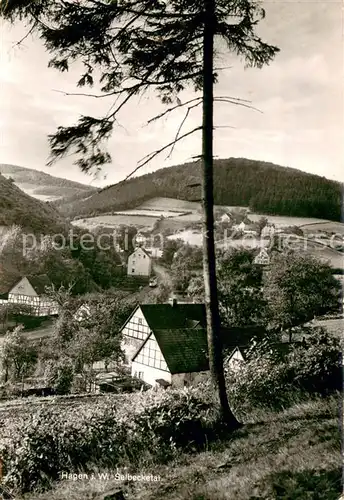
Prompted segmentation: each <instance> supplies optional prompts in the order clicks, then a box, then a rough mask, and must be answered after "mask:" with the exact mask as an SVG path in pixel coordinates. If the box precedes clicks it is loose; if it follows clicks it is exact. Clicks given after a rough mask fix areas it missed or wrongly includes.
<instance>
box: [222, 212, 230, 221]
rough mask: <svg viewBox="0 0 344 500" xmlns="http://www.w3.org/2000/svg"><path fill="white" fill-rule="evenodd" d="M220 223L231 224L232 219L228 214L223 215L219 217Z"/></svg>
mask: <svg viewBox="0 0 344 500" xmlns="http://www.w3.org/2000/svg"><path fill="white" fill-rule="evenodd" d="M220 221H221V222H227V223H230V222H232V217H231V216H230V214H227V213H225V214H223V215H221V217H220Z"/></svg>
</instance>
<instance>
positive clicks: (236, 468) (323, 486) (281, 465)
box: [24, 397, 342, 500]
mask: <svg viewBox="0 0 344 500" xmlns="http://www.w3.org/2000/svg"><path fill="white" fill-rule="evenodd" d="M338 417H339V401H338V399H337V398H334V397H333V398H331V399H322V400H321V399H319V400H315V401H313V402H307V403H302V404H297V405H295V406H293V407H291V408H289V409H287V410H285V411H283V412H280V413H273V412H254V411H253V412H251V413H250V414H249V415H247V416H246V419H245V425H244V427H242V428H241V429H240V430H238V431H236V432H235V433H233V434H231V435H228V436H227V437H224V438H223V439H222V440H220V441H218V442H214V443H210V444H208V446H207V447H206V449H205V450H204V451H203V452H200V453H193V454H186V453H183V454H181V455H180V456H179V457H178V459H176V460H175V461H174V462H173V463H169V464H167V465H154V459H153V461H149V460H147V461H143V462H142V467H141V468H140V470H133V469H130V467H129V468H128V469H121V470H119V471H116V470H99V469H94V477H90V476H89V477H86V476H84V477H83V478H80V479H76V480H64V481H61V482H60V483H57V484H55V486H54V487H53V489H52V490H51V491H49V492H47V493H43V494H34V495H33V494H31V495H30V494H29V495H26V496H25V497H24V498H25V499H26V500H34V499H35V500H65V499H66V498H68V500H91V499H95V498H98V495H100V494H102V493H104V492H108V491H111V490H113V489H118V488H121V489H122V491H123V493H124V495H125V498H126V499H131V500H133V499H135V500H161V499H164V500H165V499H166V500H225V499H229V500H234V499H235V500H258V499H266V500H274V499H276V500H283V499H284V500H292V499H293V500H315V499H317V500H338V498H339V496H340V494H341V492H342V487H341V475H342V473H341V470H342V459H341V452H340V424H339V418H338ZM77 472H78V471H75V473H77ZM116 472H119V473H120V474H123V475H124V474H127V473H129V474H132V475H133V474H147V475H150V474H152V475H153V476H157V477H158V478H159V479H160V480H159V481H156V482H147V481H146V482H143V481H142V482H140V481H136V482H134V481H130V480H129V481H121V480H120V478H118V477H117V478H116V476H115V474H116ZM100 498H103V497H100Z"/></svg>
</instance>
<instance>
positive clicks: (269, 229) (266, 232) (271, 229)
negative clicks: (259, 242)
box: [261, 224, 276, 238]
mask: <svg viewBox="0 0 344 500" xmlns="http://www.w3.org/2000/svg"><path fill="white" fill-rule="evenodd" d="M275 231H276V228H275V226H274V224H267V225H266V226H264V227H263V229H262V232H261V237H262V238H272V236H273V235H274V234H275Z"/></svg>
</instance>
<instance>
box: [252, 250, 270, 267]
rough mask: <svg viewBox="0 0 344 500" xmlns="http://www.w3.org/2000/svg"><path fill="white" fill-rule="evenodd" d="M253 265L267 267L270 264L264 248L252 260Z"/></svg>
mask: <svg viewBox="0 0 344 500" xmlns="http://www.w3.org/2000/svg"><path fill="white" fill-rule="evenodd" d="M253 262H254V264H260V265H263V266H264V265H265V266H267V265H269V264H270V256H269V254H268V252H267V251H266V250H265V248H262V249H261V251H260V252H259V254H258V255H256V257H255V259H254V261H253Z"/></svg>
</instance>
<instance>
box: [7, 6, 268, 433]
mask: <svg viewBox="0 0 344 500" xmlns="http://www.w3.org/2000/svg"><path fill="white" fill-rule="evenodd" d="M2 12H3V15H4V16H5V17H6V18H7V19H10V20H11V21H14V20H16V19H17V18H25V19H26V20H28V21H29V22H30V23H31V29H32V30H33V31H36V32H38V33H39V35H40V37H41V38H42V39H43V41H44V43H45V46H46V48H47V50H49V51H50V53H52V54H53V58H52V60H51V61H50V65H51V66H53V67H55V68H57V69H59V70H60V71H66V70H68V68H69V66H70V64H71V63H72V62H74V61H76V60H77V61H82V62H83V64H84V67H85V72H84V74H83V75H82V76H81V78H80V80H79V82H78V85H79V86H85V85H88V86H92V85H93V84H94V73H95V72H96V71H95V70H97V71H99V72H100V83H101V85H102V88H101V90H102V92H103V95H104V94H106V95H108V96H112V97H113V98H114V102H113V104H112V106H111V108H110V111H109V112H108V114H107V115H106V116H105V117H103V118H95V117H90V116H83V117H81V118H80V119H79V122H78V124H77V125H75V126H71V127H59V129H58V131H57V133H56V134H55V135H53V136H51V137H50V144H51V151H52V158H53V159H58V158H60V157H62V156H64V155H65V154H66V153H67V152H68V151H70V150H72V151H74V152H76V153H77V154H78V155H79V156H80V158H79V159H78V160H77V164H78V165H79V166H80V168H81V169H82V170H83V171H86V172H89V171H90V170H91V169H93V168H94V167H96V168H99V167H100V166H101V165H103V164H104V163H108V162H110V161H111V158H110V155H109V154H108V152H106V151H104V150H103V149H101V147H100V143H101V141H102V140H104V139H107V138H108V137H109V136H110V134H111V132H112V130H113V127H114V125H115V123H116V121H117V118H118V114H119V112H120V110H121V109H122V108H123V107H124V106H125V104H126V103H127V102H128V101H129V100H130V99H131V98H132V97H133V96H138V95H142V94H143V93H144V92H146V91H147V89H149V88H152V87H153V88H154V89H156V91H157V94H158V95H159V97H160V98H161V100H162V102H163V103H167V104H173V103H174V102H176V103H177V104H176V105H174V106H172V107H171V108H169V109H168V110H167V111H165V113H163V114H166V113H168V112H172V111H173V110H174V109H177V108H178V107H180V106H183V105H186V106H187V111H186V115H185V118H184V120H183V122H182V124H181V126H180V128H179V130H178V132H177V135H176V137H175V139H174V141H172V143H170V144H169V145H166V146H163V147H162V148H160V149H159V150H157V151H155V152H154V153H152V154H151V155H148V157H147V158H146V159H145V160H144V161H142V162H141V163H140V164H139V165H138V167H137V169H136V170H138V169H139V168H140V167H142V166H143V165H145V164H147V163H148V162H149V161H150V160H151V159H152V158H154V157H155V156H156V155H157V154H159V153H160V152H162V151H164V150H166V149H167V148H168V147H171V148H172V149H171V152H172V151H173V147H174V145H175V143H176V142H177V141H179V140H181V139H183V138H184V137H187V136H189V135H191V134H193V133H194V132H196V131H198V130H202V154H201V158H202V162H201V163H202V180H203V183H202V186H203V187H202V202H203V214H204V220H203V224H204V225H203V229H204V230H203V236H204V239H203V245H204V258H203V264H204V282H205V305H206V313H207V332H208V344H209V361H210V368H211V372H212V377H213V382H214V385H215V387H216V391H217V394H218V396H219V400H220V408H221V410H222V416H223V418H224V419H225V420H227V422H228V423H229V424H231V425H233V427H235V426H236V425H237V422H236V419H235V418H234V416H233V414H232V413H231V411H230V408H229V405H228V400H227V394H226V388H225V380H224V375H223V363H222V347H221V342H220V336H219V328H220V321H219V312H218V298H217V283H216V271H215V248H214V227H213V226H214V218H213V205H214V197H213V105H214V96H213V85H214V82H216V81H217V77H218V75H217V73H216V70H215V69H214V56H215V55H217V51H216V50H214V38H215V37H219V38H222V40H224V42H225V43H226V44H227V46H228V49H229V50H230V51H232V52H234V53H236V54H238V55H239V56H241V57H242V58H243V59H244V61H245V62H246V64H248V65H252V66H257V67H262V66H263V65H264V64H268V63H269V62H270V61H271V60H272V59H273V57H274V55H275V53H276V52H277V50H278V49H277V48H276V47H273V46H269V45H268V44H266V43H264V42H263V41H262V40H261V39H260V38H259V37H258V36H257V35H256V34H255V27H256V24H257V22H258V21H259V19H261V18H263V17H264V14H265V13H264V10H263V9H262V8H261V7H260V5H259V3H258V2H256V1H254V0H252V1H251V0H233V1H228V0H204V1H203V2H200V1H199V0H170V1H169V2H167V1H161V0H153V1H152V0H132V1H130V0H128V1H124V2H113V1H107V0H103V1H101V0H100V1H96V2H95V1H92V0H89V1H87V0H86V1H85V2H82V3H79V2H78V3H77V4H75V2H68V1H64V2H56V1H52V0H43V1H41V2H27V1H24V2H23V1H22V0H12V1H11V2H8V3H7V4H6V5H5V7H4V8H3V11H2ZM188 85H192V86H193V88H194V89H195V90H196V91H200V90H202V95H201V96H199V97H196V98H194V99H191V100H189V101H188V102H186V103H184V104H183V103H182V102H181V101H180V99H179V97H178V94H179V93H180V92H181V91H182V90H184V89H185V88H186V87H187V86H188ZM215 100H217V101H219V102H221V103H222V104H224V103H234V104H243V105H245V104H244V103H243V102H242V101H240V100H238V99H234V98H232V97H229V96H218V97H215ZM200 104H202V106H203V119H202V126H198V127H196V128H194V129H193V130H190V131H188V132H185V133H184V134H181V133H180V131H181V128H182V126H183V124H184V122H185V120H186V118H187V117H188V115H189V112H190V111H191V110H192V109H193V108H195V107H197V106H198V105H200ZM160 116H161V115H160ZM170 154H171V153H170Z"/></svg>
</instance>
